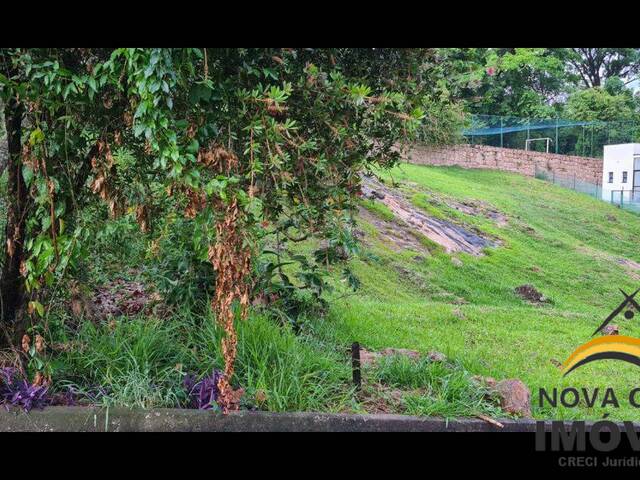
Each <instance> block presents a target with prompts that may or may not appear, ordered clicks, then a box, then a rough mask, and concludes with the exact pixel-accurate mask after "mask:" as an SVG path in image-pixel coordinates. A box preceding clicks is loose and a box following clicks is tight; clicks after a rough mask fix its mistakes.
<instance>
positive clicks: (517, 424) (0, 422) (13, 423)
mask: <svg viewBox="0 0 640 480" xmlns="http://www.w3.org/2000/svg"><path fill="white" fill-rule="evenodd" d="M500 423H502V424H503V425H504V428H498V427H497V426H495V425H493V424H491V423H488V422H486V421H483V420H479V419H472V418H468V419H467V418H463V419H453V420H449V421H447V420H445V419H443V418H435V417H411V416H406V415H352V414H331V413H307V412H301V413H272V412H249V411H241V412H235V413H232V414H229V415H220V414H214V413H211V412H207V411H199V410H180V409H156V410H130V409H126V408H110V409H104V408H89V407H49V408H46V409H44V410H32V411H31V412H29V413H28V414H27V413H24V412H22V411H17V410H12V411H6V410H5V409H4V408H2V409H0V432H18V431H21V432H24V431H27V432H36V431H37V432H42V431H45V432H105V431H109V432H300V431H305V432H496V431H501V432H535V430H536V421H535V420H530V419H526V420H500ZM592 424H593V422H587V429H589V428H590V426H591V425H592ZM565 425H566V426H569V425H570V422H565ZM549 427H550V422H547V430H548V429H549ZM636 429H640V424H636Z"/></svg>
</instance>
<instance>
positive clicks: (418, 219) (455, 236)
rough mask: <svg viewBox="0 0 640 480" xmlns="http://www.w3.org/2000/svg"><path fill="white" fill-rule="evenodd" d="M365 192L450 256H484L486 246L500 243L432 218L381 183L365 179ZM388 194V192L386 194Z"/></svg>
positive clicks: (408, 227) (363, 188) (410, 228)
mask: <svg viewBox="0 0 640 480" xmlns="http://www.w3.org/2000/svg"><path fill="white" fill-rule="evenodd" d="M362 191H363V194H364V196H365V197H366V198H370V197H372V196H374V197H375V198H381V197H380V195H381V194H382V195H384V197H382V199H381V201H382V203H383V204H384V205H386V206H387V207H388V208H389V210H391V212H393V214H394V216H395V217H396V218H397V219H399V220H401V221H402V222H404V223H405V224H406V225H407V227H405V230H407V229H409V230H410V231H412V232H415V233H419V234H421V235H424V236H425V237H427V238H428V239H429V240H431V241H433V242H435V243H437V244H438V245H440V246H442V247H443V248H444V250H445V251H446V252H447V253H452V252H465V253H470V254H472V255H476V256H480V255H482V249H483V248H485V247H492V246H496V245H497V242H495V241H492V240H489V239H487V238H484V237H482V236H480V235H478V234H477V232H473V231H470V230H469V229H467V228H464V227H462V226H460V225H456V224H454V223H452V222H449V221H446V220H442V219H438V218H434V217H430V216H428V215H426V214H424V213H423V212H422V211H420V210H419V209H418V208H416V207H414V206H413V205H411V203H410V202H409V201H407V199H406V198H404V197H403V196H402V195H401V194H400V193H398V192H395V191H393V190H390V189H389V188H387V187H386V186H384V185H383V184H382V183H380V182H379V181H378V180H375V179H373V178H364V181H363V183H362ZM383 192H384V193H383Z"/></svg>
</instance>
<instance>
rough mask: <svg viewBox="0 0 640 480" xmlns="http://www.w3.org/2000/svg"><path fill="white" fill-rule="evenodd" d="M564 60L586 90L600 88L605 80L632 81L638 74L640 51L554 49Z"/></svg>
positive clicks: (639, 69) (629, 49) (627, 49)
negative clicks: (613, 78) (620, 79)
mask: <svg viewBox="0 0 640 480" xmlns="http://www.w3.org/2000/svg"><path fill="white" fill-rule="evenodd" d="M554 50H555V52H556V54H557V55H558V56H560V57H562V58H566V59H567V61H568V64H569V65H570V66H571V67H572V68H571V71H572V73H573V74H574V75H576V76H577V77H578V78H579V79H580V81H581V82H582V84H583V85H584V86H585V87H586V88H593V87H600V86H602V85H603V84H604V83H605V81H606V79H608V78H611V77H619V78H623V79H626V80H627V81H631V80H633V79H634V78H635V77H636V76H637V75H638V73H639V72H640V49H638V48H569V49H554Z"/></svg>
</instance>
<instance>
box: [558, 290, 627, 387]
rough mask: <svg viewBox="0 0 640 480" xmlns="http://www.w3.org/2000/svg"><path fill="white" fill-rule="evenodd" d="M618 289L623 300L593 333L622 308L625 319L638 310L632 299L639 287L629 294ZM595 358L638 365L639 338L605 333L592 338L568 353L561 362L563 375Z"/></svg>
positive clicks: (605, 324)
mask: <svg viewBox="0 0 640 480" xmlns="http://www.w3.org/2000/svg"><path fill="white" fill-rule="evenodd" d="M620 291H621V292H622V294H623V295H624V297H625V299H624V301H623V302H622V303H621V304H620V305H618V306H617V307H616V308H615V310H614V311H613V312H611V314H610V315H609V316H608V317H607V318H606V319H605V321H604V322H602V324H601V325H600V326H599V327H598V328H597V329H596V331H595V332H593V335H595V334H596V333H598V332H600V331H602V329H604V327H606V326H607V325H608V324H609V322H611V320H613V319H614V318H615V317H616V316H617V315H618V314H620V312H622V311H623V310H626V311H625V312H624V316H625V318H627V319H632V318H633V317H634V310H635V311H636V312H640V305H639V304H638V303H637V302H636V301H635V299H634V297H635V296H636V295H637V294H638V292H640V288H639V289H638V290H636V291H635V292H633V293H632V294H631V295H628V294H627V293H625V292H624V291H623V290H620ZM593 335H592V336H593ZM596 360H622V361H624V362H628V363H633V364H634V365H638V366H639V367H640V339H637V338H633V337H627V336H624V335H607V336H605V337H600V338H594V339H593V340H590V341H588V342H587V343H585V344H583V345H580V346H579V347H578V348H576V349H575V351H574V352H573V353H572V354H571V355H569V358H567V360H565V362H564V363H563V364H562V371H563V376H565V375H568V374H569V373H571V372H572V371H574V370H575V369H576V368H578V367H581V366H582V365H586V364H587V363H591V362H595V361H596Z"/></svg>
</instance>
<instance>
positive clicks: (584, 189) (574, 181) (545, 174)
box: [535, 166, 640, 214]
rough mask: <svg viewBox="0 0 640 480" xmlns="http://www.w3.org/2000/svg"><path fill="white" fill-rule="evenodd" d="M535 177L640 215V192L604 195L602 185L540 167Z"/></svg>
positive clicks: (606, 192) (613, 192)
mask: <svg viewBox="0 0 640 480" xmlns="http://www.w3.org/2000/svg"><path fill="white" fill-rule="evenodd" d="M535 177H536V178H537V179H539V180H544V181H547V182H550V183H553V184H554V185H558V186H560V187H563V188H568V189H571V190H574V191H576V192H579V193H583V194H585V195H589V196H591V197H594V198H597V199H598V200H602V201H605V202H608V203H611V204H613V205H616V206H617V207H619V208H623V209H625V210H629V211H632V212H635V213H638V214H640V192H634V191H633V190H625V191H621V190H614V191H612V192H610V191H605V192H604V194H603V191H602V185H600V184H596V183H590V182H585V181H584V180H580V179H578V178H576V177H575V176H565V175H558V174H556V173H555V172H553V171H549V170H546V169H544V168H542V167H540V166H536V170H535Z"/></svg>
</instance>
